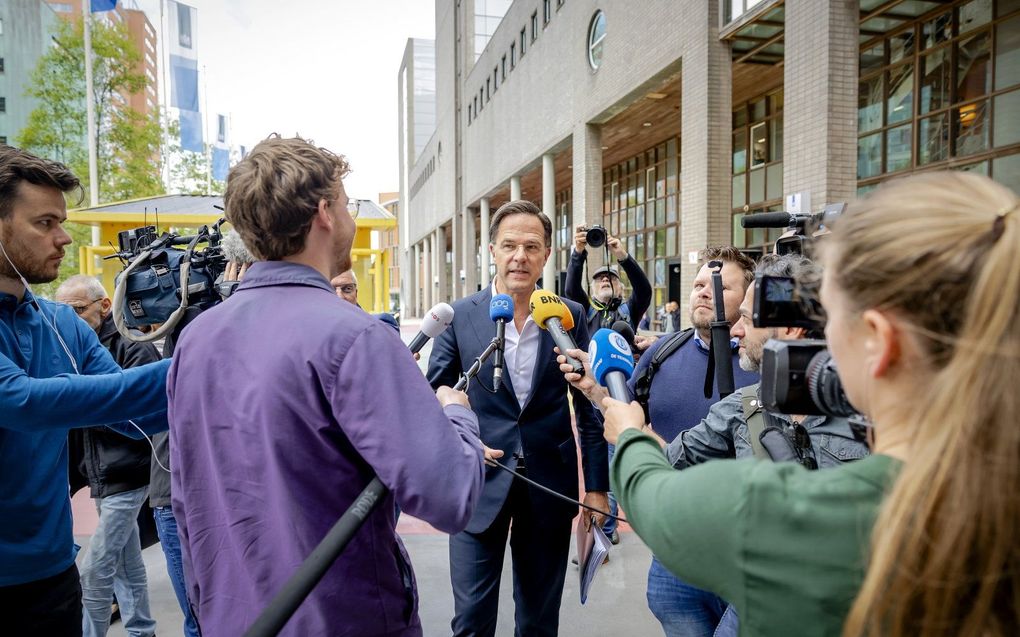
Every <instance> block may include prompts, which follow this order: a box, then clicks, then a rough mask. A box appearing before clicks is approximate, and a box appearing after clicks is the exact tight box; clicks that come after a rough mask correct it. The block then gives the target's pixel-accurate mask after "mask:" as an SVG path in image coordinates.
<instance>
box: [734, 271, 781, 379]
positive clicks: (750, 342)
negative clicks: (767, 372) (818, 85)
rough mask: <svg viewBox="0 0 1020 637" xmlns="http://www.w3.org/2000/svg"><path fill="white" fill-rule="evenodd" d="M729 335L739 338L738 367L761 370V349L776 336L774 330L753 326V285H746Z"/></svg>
mask: <svg viewBox="0 0 1020 637" xmlns="http://www.w3.org/2000/svg"><path fill="white" fill-rule="evenodd" d="M730 336H732V337H734V338H737V339H739V340H740V369H742V370H744V371H745V372H757V371H761V358H762V350H763V348H764V347H765V341H767V340H769V339H770V338H775V337H776V330H774V329H772V328H768V327H755V326H754V286H753V285H750V286H748V287H747V293H746V294H745V295H744V301H743V303H741V304H740V317H739V318H738V319H737V321H736V322H735V323H734V324H733V327H732V328H730Z"/></svg>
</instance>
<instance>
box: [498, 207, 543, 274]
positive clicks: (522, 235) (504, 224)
mask: <svg viewBox="0 0 1020 637" xmlns="http://www.w3.org/2000/svg"><path fill="white" fill-rule="evenodd" d="M550 252H551V249H550V248H549V246H547V245H546V244H545V228H544V227H543V226H542V221H541V220H540V219H539V218H538V217H537V216H535V215H530V214H523V213H522V214H513V215H509V216H507V217H504V218H503V220H502V221H500V222H499V229H498V231H497V233H496V240H495V241H494V242H493V243H490V244H489V253H490V254H492V260H493V262H495V264H496V276H497V277H498V278H499V280H500V281H502V283H503V287H504V288H505V290H503V291H504V292H506V293H508V294H526V293H527V294H530V293H531V291H532V290H534V289H535V284H536V283H538V279H539V277H540V276H542V268H543V267H545V262H546V260H547V259H548V258H549V253H550Z"/></svg>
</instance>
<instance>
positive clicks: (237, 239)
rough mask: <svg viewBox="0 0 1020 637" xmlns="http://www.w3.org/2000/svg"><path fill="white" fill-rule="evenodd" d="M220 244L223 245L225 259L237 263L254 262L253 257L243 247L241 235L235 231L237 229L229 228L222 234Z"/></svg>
mask: <svg viewBox="0 0 1020 637" xmlns="http://www.w3.org/2000/svg"><path fill="white" fill-rule="evenodd" d="M220 245H222V246H223V256H224V257H226V259H227V261H233V262H234V263H236V264H237V265H244V264H246V263H254V262H255V257H253V256H252V254H251V252H249V251H248V248H247V247H245V245H244V241H242V240H241V235H240V234H238V233H237V230H231V231H230V232H228V233H227V234H225V235H223V241H222V242H221V243H220Z"/></svg>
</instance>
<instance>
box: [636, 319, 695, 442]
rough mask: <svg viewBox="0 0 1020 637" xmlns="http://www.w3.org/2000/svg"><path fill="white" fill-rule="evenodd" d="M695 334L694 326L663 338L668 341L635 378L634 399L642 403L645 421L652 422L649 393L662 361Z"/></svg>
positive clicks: (656, 351)
mask: <svg viewBox="0 0 1020 637" xmlns="http://www.w3.org/2000/svg"><path fill="white" fill-rule="evenodd" d="M693 336H694V328H693V327H688V328H687V329H685V330H682V331H680V332H673V333H672V334H670V335H669V336H664V337H663V338H665V339H666V342H664V343H663V344H662V347H660V348H659V349H657V350H655V354H654V355H653V356H652V360H651V362H650V363H649V364H648V367H645V368H644V369H642V370H641V372H640V373H639V374H638V375H637V377H636V378H634V399H635V400H636V401H638V402H639V403H641V408H642V409H644V410H645V422H651V417H650V416H649V414H648V395H649V393H651V391H652V379H653V378H655V374H656V372H658V371H659V367H661V366H662V363H663V362H664V361H665V360H666V359H667V358H669V357H670V356H672V355H673V352H675V351H677V350H678V349H680V348H681V347H683V346H684V343H686V342H687V341H689V340H691V337H693Z"/></svg>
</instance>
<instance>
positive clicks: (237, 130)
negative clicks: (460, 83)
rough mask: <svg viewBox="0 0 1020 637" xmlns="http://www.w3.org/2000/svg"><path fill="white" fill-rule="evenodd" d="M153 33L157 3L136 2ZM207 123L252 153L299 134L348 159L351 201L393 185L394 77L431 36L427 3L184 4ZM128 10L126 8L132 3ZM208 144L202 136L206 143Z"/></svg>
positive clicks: (212, 0) (215, 0)
mask: <svg viewBox="0 0 1020 637" xmlns="http://www.w3.org/2000/svg"><path fill="white" fill-rule="evenodd" d="M136 2H137V3H138V6H139V8H141V9H142V10H143V11H145V12H146V14H147V15H148V17H149V20H150V21H151V22H152V23H153V26H154V27H155V28H156V29H157V31H159V30H160V25H159V22H160V17H159V16H160V0H136ZM187 4H189V5H191V6H193V7H195V8H196V9H198V34H197V44H198V58H199V69H200V73H201V70H202V69H203V68H204V70H205V74H204V75H201V74H200V77H199V83H200V85H204V86H200V91H202V90H206V89H207V90H208V95H207V97H208V107H206V99H205V97H203V102H202V109H203V111H208V112H207V113H206V116H207V117H209V120H208V121H209V125H210V126H212V125H213V124H214V123H215V119H214V117H215V114H216V113H226V114H229V115H230V117H231V130H230V133H231V138H232V139H231V141H232V143H233V145H234V146H237V145H242V144H243V145H245V146H247V147H248V148H249V149H250V148H251V147H252V146H254V145H255V144H256V143H257V142H258V141H259V140H260V139H262V138H264V137H265V136H266V135H268V134H269V133H273V132H278V133H280V134H282V135H285V136H291V135H294V134H296V133H297V134H300V135H301V136H302V137H306V138H312V139H313V140H314V141H315V142H316V144H318V145H320V146H325V147H326V148H329V149H330V150H333V151H335V152H338V153H342V154H344V155H346V156H347V159H348V161H349V162H350V163H351V166H352V167H353V172H352V173H351V174H350V175H349V176H348V177H347V179H345V180H344V183H345V185H346V190H347V193H348V194H349V195H351V196H352V197H359V198H364V199H373V200H374V199H375V198H376V196H377V194H378V193H380V192H385V191H396V190H398V188H399V183H398V174H397V171H398V167H397V72H398V70H399V68H400V60H401V57H402V55H403V52H404V45H405V44H406V42H407V38H410V37H414V38H433V37H434V36H435V9H434V4H433V3H432V2H429V1H428V0H360V1H359V0H287V1H285V2H281V1H280V0H191V1H190V2H188V3H187ZM129 6H130V3H129ZM206 141H208V139H207V140H206Z"/></svg>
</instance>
